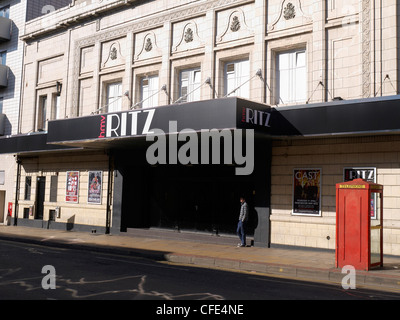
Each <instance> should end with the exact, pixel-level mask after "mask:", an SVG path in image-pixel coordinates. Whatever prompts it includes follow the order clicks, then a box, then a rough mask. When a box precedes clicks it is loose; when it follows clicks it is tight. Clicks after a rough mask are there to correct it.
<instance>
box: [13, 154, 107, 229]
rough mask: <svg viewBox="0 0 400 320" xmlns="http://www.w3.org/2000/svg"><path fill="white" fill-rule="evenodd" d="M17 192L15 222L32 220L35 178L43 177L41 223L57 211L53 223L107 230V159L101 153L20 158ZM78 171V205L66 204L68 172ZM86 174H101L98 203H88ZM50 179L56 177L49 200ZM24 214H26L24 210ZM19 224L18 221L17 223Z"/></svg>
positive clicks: (34, 204)
mask: <svg viewBox="0 0 400 320" xmlns="http://www.w3.org/2000/svg"><path fill="white" fill-rule="evenodd" d="M20 159H21V163H22V166H21V175H20V184H21V187H20V193H19V202H18V204H19V206H18V209H19V210H18V219H26V220H29V221H31V222H32V221H34V219H35V213H36V210H37V201H36V195H37V190H36V189H37V183H36V181H37V178H38V177H45V178H46V188H45V199H44V212H43V220H44V221H48V220H49V212H50V210H55V209H56V208H57V207H59V208H60V216H59V217H56V219H55V221H56V222H58V223H62V224H68V225H69V226H70V227H71V228H72V227H73V226H75V225H89V226H99V227H106V214H107V191H108V156H107V155H105V154H104V153H98V152H86V153H82V152H81V153H71V152H69V153H63V154H59V153H57V154H53V155H51V154H48V155H42V156H37V157H20ZM68 171H78V172H79V198H78V202H77V203H72V202H69V201H67V198H66V195H67V194H66V188H67V172H68ZM89 171H102V183H101V186H102V188H101V203H100V204H93V203H89V202H88V182H89ZM51 176H57V177H58V182H57V198H56V201H54V202H53V201H50V184H51V183H50V181H51ZM26 177H31V192H30V199H29V200H25V195H26V192H27V191H26V189H27V187H26V183H25V181H26ZM31 206H33V209H32V211H31V214H29V215H28V216H25V217H24V210H29V208H30V207H31ZM25 213H26V211H25ZM20 223H21V222H19V224H20Z"/></svg>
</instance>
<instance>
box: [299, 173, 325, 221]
mask: <svg viewBox="0 0 400 320" xmlns="http://www.w3.org/2000/svg"><path fill="white" fill-rule="evenodd" d="M321 177H322V170H321V169H294V170H293V190H292V192H293V208H292V209H293V211H292V214H293V215H309V216H321Z"/></svg>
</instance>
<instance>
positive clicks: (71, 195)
mask: <svg viewBox="0 0 400 320" xmlns="http://www.w3.org/2000/svg"><path fill="white" fill-rule="evenodd" d="M66 189H67V190H66V196H65V201H66V202H73V203H78V198H79V171H67V187H66Z"/></svg>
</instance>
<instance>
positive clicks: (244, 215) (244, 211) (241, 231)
mask: <svg viewBox="0 0 400 320" xmlns="http://www.w3.org/2000/svg"><path fill="white" fill-rule="evenodd" d="M240 202H241V204H242V206H241V207H240V214H239V222H238V226H237V230H236V232H237V234H238V236H239V238H240V243H239V244H238V247H245V246H246V222H247V220H248V218H249V208H248V206H247V203H246V199H245V198H244V197H243V196H242V197H240Z"/></svg>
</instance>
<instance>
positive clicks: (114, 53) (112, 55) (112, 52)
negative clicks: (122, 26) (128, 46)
mask: <svg viewBox="0 0 400 320" xmlns="http://www.w3.org/2000/svg"><path fill="white" fill-rule="evenodd" d="M117 57H118V51H117V48H115V47H112V49H111V50H110V58H111V60H115V59H117Z"/></svg>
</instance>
